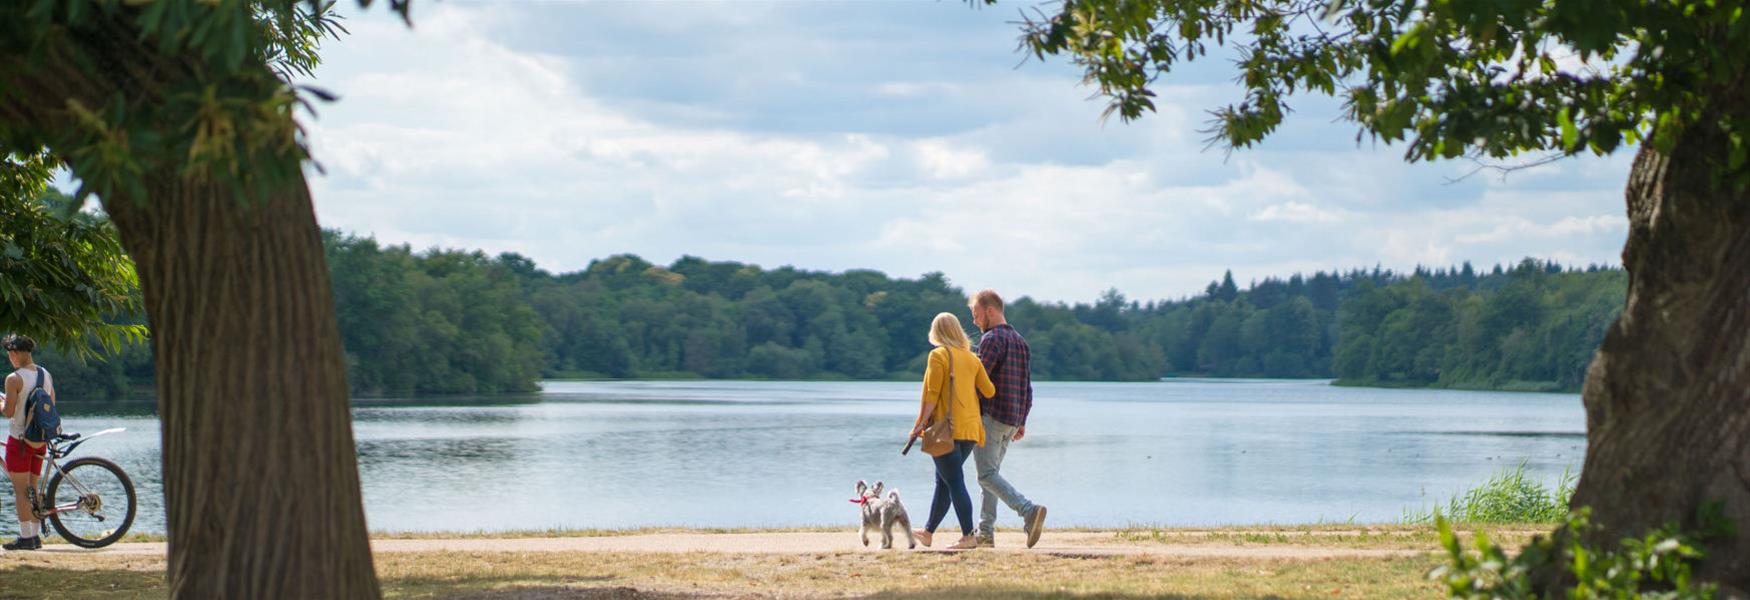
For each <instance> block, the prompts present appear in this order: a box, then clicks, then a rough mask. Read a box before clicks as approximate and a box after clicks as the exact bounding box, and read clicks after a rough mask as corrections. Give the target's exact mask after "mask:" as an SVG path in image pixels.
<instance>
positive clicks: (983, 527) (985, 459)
mask: <svg viewBox="0 0 1750 600" xmlns="http://www.w3.org/2000/svg"><path fill="white" fill-rule="evenodd" d="M983 419H984V446H983V447H981V448H978V449H977V450H973V451H972V460H973V462H975V463H977V465H978V487H980V488H983V489H984V494H983V498H982V500H983V503H984V505H983V506H982V507H980V508H979V511H978V533H979V534H980V535H986V534H990V533H993V532H995V531H996V524H997V499H999V498H1000V499H1002V501H1003V504H1007V505H1009V508H1012V509H1014V510H1015V513H1016V514H1019V515H1021V518H1023V519H1025V518H1027V515H1029V514H1032V513H1033V503H1032V502H1029V501H1028V500H1027V497H1026V496H1022V495H1021V492H1019V491H1017V490H1015V486H1012V485H1009V482H1008V480H1006V479H1003V476H1002V474H1001V473H998V471H999V470H1001V469H1002V468H1003V455H1004V454H1008V452H1009V439H1010V438H1012V437H1014V436H1015V426H1013V425H1009V424H1007V423H1003V422H1002V421H998V420H996V419H992V418H990V417H983Z"/></svg>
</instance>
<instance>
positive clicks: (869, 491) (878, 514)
mask: <svg viewBox="0 0 1750 600" xmlns="http://www.w3.org/2000/svg"><path fill="white" fill-rule="evenodd" d="M882 487H884V486H883V484H882V483H881V482H879V481H877V482H875V486H874V487H870V486H869V484H867V483H864V482H862V481H858V482H857V497H856V498H854V499H852V500H851V502H855V503H857V504H861V505H863V530H862V531H859V532H858V535H859V536H860V537H862V538H863V545H864V546H867V545H869V530H871V529H876V530H880V531H881V549H882V550H888V549H891V548H893V527H894V526H895V525H898V526H899V530H900V531H904V532H905V541H906V543H907V544H908V545H907V546H906V548H908V549H916V548H917V547H918V540H917V538H916V537H913V536H912V533H911V517H909V516H906V514H905V505H903V504H900V503H899V491H898V490H895V491H892V492H888V493H887V497H886V498H883V497H881V489H882Z"/></svg>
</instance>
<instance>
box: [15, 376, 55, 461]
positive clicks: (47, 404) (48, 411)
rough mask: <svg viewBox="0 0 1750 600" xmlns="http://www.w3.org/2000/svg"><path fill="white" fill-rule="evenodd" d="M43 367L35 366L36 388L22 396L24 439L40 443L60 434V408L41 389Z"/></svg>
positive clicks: (50, 396) (47, 393)
mask: <svg viewBox="0 0 1750 600" xmlns="http://www.w3.org/2000/svg"><path fill="white" fill-rule="evenodd" d="M45 379H47V377H44V373H43V368H42V367H37V368H36V389H33V390H31V391H30V393H29V394H26V395H25V396H24V414H25V417H24V441H27V442H31V443H36V444H41V443H44V442H47V441H49V440H51V439H54V437H55V436H58V435H61V410H60V409H59V408H56V407H55V397H54V396H52V395H49V391H48V390H45V389H43V380H45Z"/></svg>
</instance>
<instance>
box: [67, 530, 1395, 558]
mask: <svg viewBox="0 0 1750 600" xmlns="http://www.w3.org/2000/svg"><path fill="white" fill-rule="evenodd" d="M944 533H945V532H944ZM956 537H957V536H954V535H952V534H949V535H940V534H939V535H937V536H936V539H935V545H936V546H937V547H938V548H940V547H942V546H947V545H950V544H952V543H953V542H954V539H955V538H956ZM894 545H895V546H896V549H895V550H887V551H886V552H903V551H905V550H904V547H905V538H904V536H900V537H899V538H897V539H896V540H895V544H894ZM879 546H880V538H879V536H877V535H872V536H870V546H868V547H864V546H863V545H862V543H861V542H860V541H859V540H858V538H857V534H856V532H855V531H845V532H783V533H655V534H641V535H623V536H607V537H538V538H465V539H384V540H372V541H371V548H372V550H374V551H376V552H377V553H406V552H676V553H688V552H724V553H755V554H798V555H807V554H834V553H845V552H883V550H880V549H879ZM917 550H918V551H927V552H943V550H940V549H934V550H932V549H930V548H925V547H923V546H922V545H919V546H918V548H917ZM43 552H45V553H55V554H61V553H65V554H104V555H135V556H142V555H146V556H150V555H163V554H164V553H165V545H164V544H162V543H131V544H117V545H114V546H110V547H108V548H103V549H100V550H85V549H80V548H74V547H71V546H64V545H51V546H49V547H47V548H45V549H44V550H43ZM978 552H1031V553H1039V554H1047V555H1056V556H1158V557H1181V558H1259V559H1320V558H1377V557H1396V556H1416V555H1422V554H1427V553H1428V551H1417V550H1401V549H1381V548H1355V547H1343V546H1321V545H1316V544H1312V545H1309V544H1244V545H1241V544H1233V543H1226V542H1216V541H1212V542H1209V543H1157V542H1146V541H1140V542H1139V541H1128V540H1125V539H1121V538H1120V537H1118V535H1116V534H1115V533H1114V532H1098V531H1075V532H1061V533H1052V532H1047V533H1046V535H1045V536H1044V537H1043V538H1042V539H1041V540H1040V541H1039V544H1038V545H1037V546H1035V547H1033V548H1032V549H1027V548H1026V538H1025V537H1024V536H1023V535H1022V534H1020V533H1007V532H1005V533H999V534H998V535H997V547H996V548H995V549H988V548H987V549H979V550H978Z"/></svg>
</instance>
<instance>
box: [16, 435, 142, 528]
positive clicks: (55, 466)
mask: <svg viewBox="0 0 1750 600" xmlns="http://www.w3.org/2000/svg"><path fill="white" fill-rule="evenodd" d="M123 431H127V428H126V427H116V428H113V429H105V430H103V431H99V432H97V433H93V434H91V435H86V436H78V437H74V438H62V439H56V440H52V441H50V442H49V444H48V448H47V450H46V451H45V452H44V453H43V454H44V456H43V470H42V472H41V473H37V474H36V476H37V477H36V481H35V482H34V484H33V485H32V486H31V492H32V498H31V499H30V500H31V512H34V513H36V516H37V518H38V519H44V518H47V517H48V516H49V515H54V514H58V513H64V512H71V511H75V510H80V509H84V508H86V507H85V506H84V504H85V498H87V497H89V496H91V495H92V493H91V489H90V488H87V487H85V484H83V483H80V482H79V478H77V477H74V476H73V474H72V473H68V472H67V471H66V470H64V469H62V468H61V459H63V458H66V457H67V456H68V455H70V454H72V453H73V450H74V449H76V448H78V447H79V445H80V444H84V443H85V442H87V441H90V440H91V438H94V437H97V436H100V435H109V434H112V433H121V432H123ZM51 472H54V473H59V474H60V475H61V476H62V477H65V478H66V482H67V484H69V485H71V486H72V487H73V490H74V491H76V492H78V493H79V495H78V497H77V498H75V499H74V500H73V501H72V502H70V503H66V504H61V505H59V506H50V507H42V506H38V505H37V503H38V502H40V501H41V499H42V498H46V497H48V494H49V480H51V479H53V478H52V477H50V473H51Z"/></svg>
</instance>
